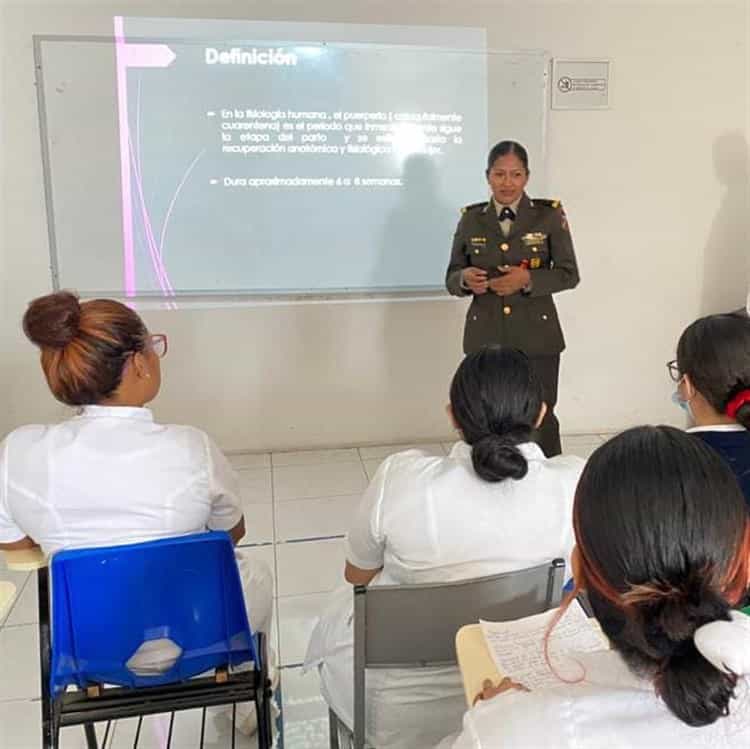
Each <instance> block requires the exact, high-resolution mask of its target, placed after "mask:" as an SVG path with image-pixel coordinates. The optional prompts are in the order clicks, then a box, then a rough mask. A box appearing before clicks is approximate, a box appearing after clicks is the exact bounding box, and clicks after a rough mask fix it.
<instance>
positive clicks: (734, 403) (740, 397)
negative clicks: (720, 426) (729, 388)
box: [724, 388, 750, 419]
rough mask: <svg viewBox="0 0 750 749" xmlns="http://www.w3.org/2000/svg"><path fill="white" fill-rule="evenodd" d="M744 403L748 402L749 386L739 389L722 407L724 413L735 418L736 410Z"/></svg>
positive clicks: (749, 396) (749, 401)
mask: <svg viewBox="0 0 750 749" xmlns="http://www.w3.org/2000/svg"><path fill="white" fill-rule="evenodd" d="M746 403H750V388H746V389H745V390H740V392H739V393H737V395H735V396H734V398H732V400H730V401H729V403H727V407H726V408H725V409H724V413H725V414H726V415H727V416H728V417H729V418H730V419H736V418H737V411H739V410H740V409H741V408H742V407H743V406H744V405H745V404H746Z"/></svg>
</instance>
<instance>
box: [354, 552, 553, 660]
mask: <svg viewBox="0 0 750 749" xmlns="http://www.w3.org/2000/svg"><path fill="white" fill-rule="evenodd" d="M564 573H565V562H564V561H563V560H562V559H555V560H553V561H552V562H550V563H549V564H542V565H539V566H538V567H531V568H529V569H524V570H517V571H514V572H505V573H502V574H499V575H491V576H489V577H481V578H476V579H474V580H464V581H460V582H454V583H435V584H426V585H387V586H377V585H374V586H369V587H367V588H365V587H364V586H358V587H357V588H356V589H355V594H354V622H355V623H354V627H355V629H354V639H355V648H356V646H357V645H358V644H359V645H363V649H362V651H363V652H362V655H363V657H364V667H365V668H388V667H397V668H408V667H419V666H435V665H446V664H455V663H456V648H455V641H456V632H458V630H459V629H460V628H461V627H463V626H464V625H465V624H475V623H476V622H478V621H479V620H480V619H487V620H490V621H509V620H512V619H521V618H523V617H526V616H533V615H534V614H540V613H542V612H544V611H547V610H548V609H550V608H553V607H555V606H557V605H559V603H560V599H561V597H562V586H563V582H564V580H563V577H564Z"/></svg>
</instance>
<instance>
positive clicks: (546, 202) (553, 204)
mask: <svg viewBox="0 0 750 749" xmlns="http://www.w3.org/2000/svg"><path fill="white" fill-rule="evenodd" d="M533 203H534V205H543V206H546V207H547V208H559V207H560V201H559V200H557V199H555V200H551V199H550V198H534V200H533Z"/></svg>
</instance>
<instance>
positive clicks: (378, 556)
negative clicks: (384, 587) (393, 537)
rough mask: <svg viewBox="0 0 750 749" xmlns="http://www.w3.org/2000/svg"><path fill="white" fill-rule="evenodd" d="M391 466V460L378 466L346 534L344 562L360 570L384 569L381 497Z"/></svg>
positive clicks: (386, 460)
mask: <svg viewBox="0 0 750 749" xmlns="http://www.w3.org/2000/svg"><path fill="white" fill-rule="evenodd" d="M390 466H391V458H386V459H385V460H384V461H383V462H382V463H381V464H380V468H378V470H377V472H376V473H375V476H373V479H372V481H371V482H370V485H369V486H368V487H367V489H366V490H365V493H364V495H363V496H362V499H361V501H360V503H359V506H358V507H357V510H356V511H355V513H354V518H353V519H352V524H351V527H350V528H349V532H348V533H347V534H346V559H347V561H348V562H350V563H351V564H353V565H354V566H355V567H359V568H360V569H363V570H379V569H380V568H381V567H382V566H383V561H384V552H385V535H384V533H383V527H382V520H383V517H382V514H383V496H384V494H385V487H386V483H387V479H388V471H389V469H390Z"/></svg>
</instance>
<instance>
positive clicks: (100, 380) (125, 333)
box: [23, 291, 148, 406]
mask: <svg viewBox="0 0 750 749" xmlns="http://www.w3.org/2000/svg"><path fill="white" fill-rule="evenodd" d="M23 330H24V332H25V333H26V336H27V337H28V339H29V340H30V341H31V342H32V343H35V344H36V345H37V346H39V348H40V349H41V352H42V353H41V362H42V369H43V370H44V375H45V377H46V378H47V383H48V385H49V388H50V390H51V391H52V394H53V395H54V396H55V398H57V399H58V400H59V401H62V402H63V403H66V404H67V405H69V406H85V405H93V404H96V403H99V402H100V401H103V400H105V399H106V398H108V397H109V396H111V395H112V394H113V393H114V392H115V391H116V390H117V388H118V387H119V386H120V382H121V381H122V371H123V367H124V366H125V362H126V360H127V356H128V354H131V353H133V352H134V351H142V350H143V349H144V347H145V342H146V337H147V335H148V331H147V330H146V326H145V325H144V324H143V321H142V320H141V318H140V317H138V315H137V314H136V313H135V312H133V310H132V309H130V307H126V306H125V305H124V304H122V303H120V302H116V301H114V300H112V299H92V300H91V301H88V302H79V301H78V297H77V296H76V295H75V294H73V293H72V292H70V291H58V292H57V293H54V294H47V295H46V296H42V297H39V298H38V299H34V301H32V302H31V303H30V304H29V307H28V309H27V310H26V314H25V315H24V316H23Z"/></svg>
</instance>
